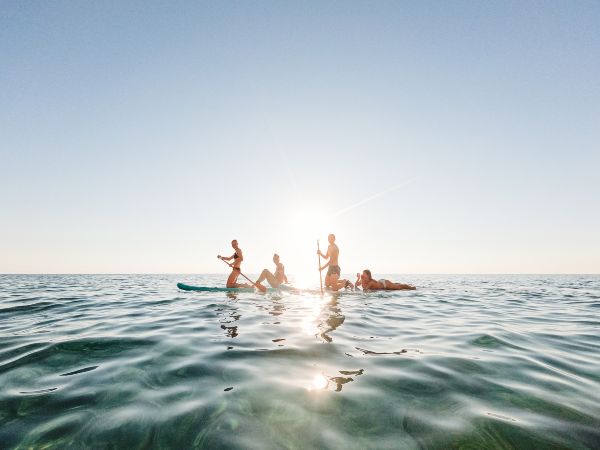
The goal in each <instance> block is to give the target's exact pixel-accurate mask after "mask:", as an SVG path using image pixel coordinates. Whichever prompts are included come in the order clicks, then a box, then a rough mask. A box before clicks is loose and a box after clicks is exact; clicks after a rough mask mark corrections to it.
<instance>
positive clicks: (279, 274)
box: [256, 253, 288, 288]
mask: <svg viewBox="0 0 600 450" xmlns="http://www.w3.org/2000/svg"><path fill="white" fill-rule="evenodd" d="M273 262H274V263H275V274H273V273H271V272H270V271H269V270H267V269H264V270H263V271H262V273H261V274H260V276H259V277H258V279H257V280H256V284H260V282H261V281H264V280H267V281H268V282H269V284H270V285H271V286H273V287H274V288H278V287H279V286H281V285H282V284H284V283H285V284H287V282H288V279H287V276H286V274H285V267H284V265H283V264H282V263H281V261H280V260H279V255H278V254H277V253H275V254H274V255H273ZM261 286H262V285H261Z"/></svg>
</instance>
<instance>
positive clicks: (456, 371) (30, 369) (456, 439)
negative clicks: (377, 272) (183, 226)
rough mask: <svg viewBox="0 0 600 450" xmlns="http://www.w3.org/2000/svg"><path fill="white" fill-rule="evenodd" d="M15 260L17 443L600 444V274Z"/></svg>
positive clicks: (4, 405) (12, 408)
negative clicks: (323, 282)
mask: <svg viewBox="0 0 600 450" xmlns="http://www.w3.org/2000/svg"><path fill="white" fill-rule="evenodd" d="M222 278H223V276H208V275H207V276H197V275H194V276H190V275H188V276H175V275H164V276H163V275H91V276H90V275H47V276H42V275H27V276H16V275H3V276H0V447H1V448H30V447H33V448H39V447H44V448H81V447H95V448H106V447H108V448H125V447H127V448H148V447H165V448H190V447H192V448H211V449H214V448H256V449H265V448H292V449H296V448H297V449H301V448H356V449H364V448H378V449H380V448H499V449H500V448H502V449H505V448H577V449H585V448H589V449H591V448H600V277H599V276H410V277H406V276H403V277H390V278H397V279H398V280H399V281H404V282H412V283H415V284H416V285H417V286H418V290H417V291H414V292H395V293H390V292H387V293H369V294H363V293H354V294H342V295H339V296H337V297H334V296H332V295H331V294H326V295H325V296H324V297H320V296H315V295H309V294H293V293H289V292H285V293H280V294H267V295H260V294H239V295H231V294H229V295H228V294H225V293H200V292H182V291H178V290H177V288H176V287H175V283H176V282H177V281H185V282H189V283H190V284H202V285H217V284H220V283H222V282H223V280H222Z"/></svg>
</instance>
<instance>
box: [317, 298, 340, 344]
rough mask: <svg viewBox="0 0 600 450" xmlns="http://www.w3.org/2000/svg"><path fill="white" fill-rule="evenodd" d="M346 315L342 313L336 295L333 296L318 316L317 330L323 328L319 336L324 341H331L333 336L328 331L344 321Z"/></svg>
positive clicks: (333, 329) (335, 328)
mask: <svg viewBox="0 0 600 450" xmlns="http://www.w3.org/2000/svg"><path fill="white" fill-rule="evenodd" d="M344 320H346V316H344V315H343V314H342V309H341V308H340V307H339V305H338V302H337V297H333V298H332V299H331V301H330V302H328V303H327V305H326V307H325V308H323V310H321V315H320V317H319V325H318V328H319V330H323V331H322V332H321V333H319V336H320V337H321V338H322V339H323V340H324V341H326V342H332V341H333V338H332V337H331V336H329V333H331V332H332V331H335V330H337V328H338V327H339V326H340V325H341V324H343V323H344Z"/></svg>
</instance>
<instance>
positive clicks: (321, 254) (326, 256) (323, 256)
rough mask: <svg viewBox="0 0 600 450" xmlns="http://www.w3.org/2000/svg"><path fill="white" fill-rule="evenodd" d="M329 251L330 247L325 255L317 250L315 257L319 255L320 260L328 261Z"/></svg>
mask: <svg viewBox="0 0 600 450" xmlns="http://www.w3.org/2000/svg"><path fill="white" fill-rule="evenodd" d="M330 250H331V246H329V247H327V254H325V255H324V254H323V252H322V251H321V250H320V249H319V250H317V255H320V256H321V258H325V259H329V252H330Z"/></svg>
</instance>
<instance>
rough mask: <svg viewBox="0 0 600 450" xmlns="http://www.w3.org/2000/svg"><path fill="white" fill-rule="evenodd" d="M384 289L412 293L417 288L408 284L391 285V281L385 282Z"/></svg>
mask: <svg viewBox="0 0 600 450" xmlns="http://www.w3.org/2000/svg"><path fill="white" fill-rule="evenodd" d="M386 289H387V290H388V291H405V290H406V291H412V290H415V289H417V288H416V287H414V286H411V285H410V284H402V283H392V282H391V281H387V280H386Z"/></svg>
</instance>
